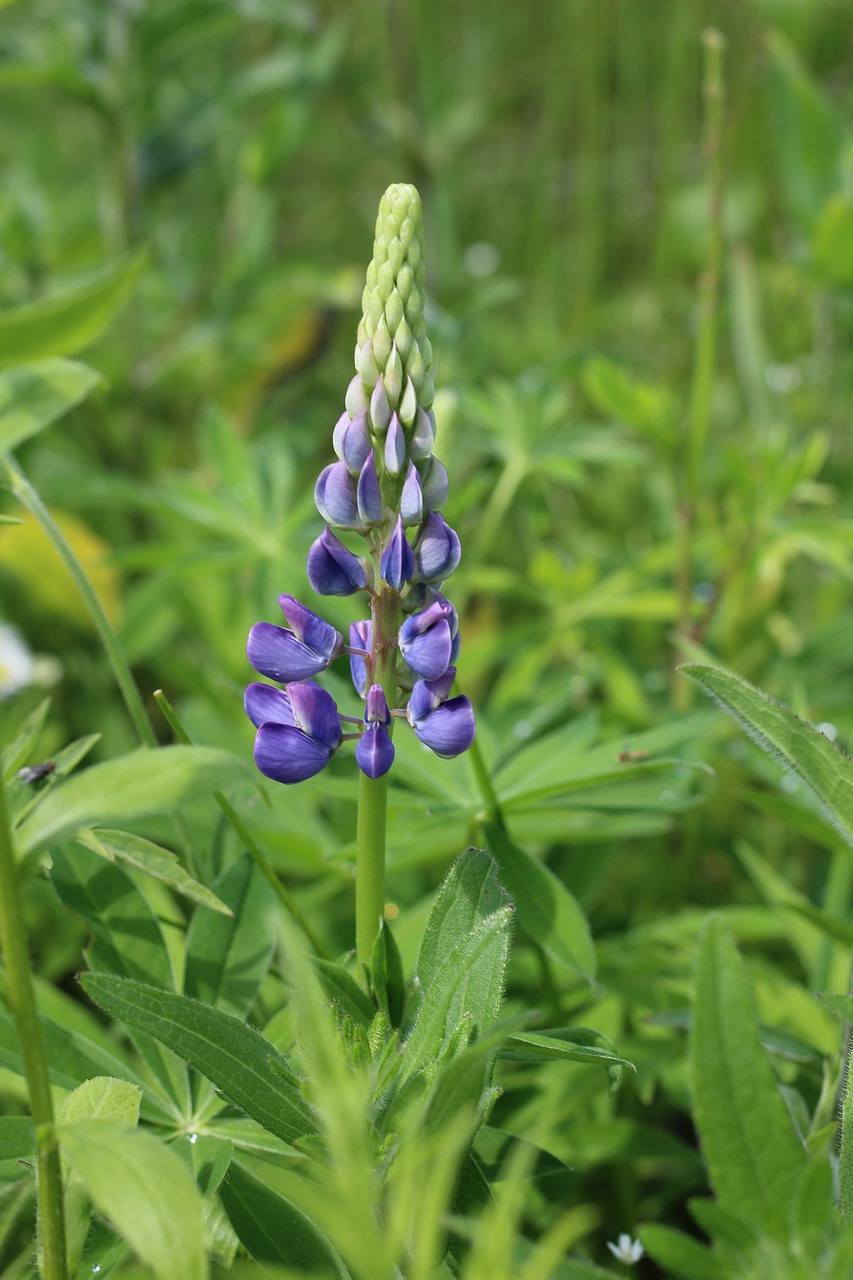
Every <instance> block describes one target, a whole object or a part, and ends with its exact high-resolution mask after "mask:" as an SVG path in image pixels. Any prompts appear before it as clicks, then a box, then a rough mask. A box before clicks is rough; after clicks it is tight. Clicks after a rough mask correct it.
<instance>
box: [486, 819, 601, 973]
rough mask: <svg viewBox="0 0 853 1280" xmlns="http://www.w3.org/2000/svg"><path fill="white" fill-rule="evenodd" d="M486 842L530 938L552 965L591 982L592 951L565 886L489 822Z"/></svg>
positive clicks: (580, 914) (581, 917) (581, 918)
mask: <svg viewBox="0 0 853 1280" xmlns="http://www.w3.org/2000/svg"><path fill="white" fill-rule="evenodd" d="M486 838H487V840H488V842H489V848H490V849H491V851H492V853H493V854H494V855H495V857H496V858H497V860H498V866H499V867H500V875H501V882H502V883H503V884H504V885H505V887H506V888H507V890H508V891H509V893H510V895H511V896H512V899H513V901H514V903H515V907H516V911H517V912H518V923H519V925H520V926H521V928H522V929H523V930H524V932H525V934H526V935H527V936H528V938H530V940H531V941H532V942H534V943H535V944H536V945H537V946H539V947H541V948H542V950H543V951H544V952H545V954H546V955H547V956H549V957H550V959H552V960H553V961H554V962H555V963H556V964H559V965H561V966H562V967H563V968H566V969H569V970H571V971H572V972H573V973H580V974H582V975H583V976H584V977H585V978H591V977H593V975H594V974H595V950H594V948H593V944H592V936H591V934H590V931H589V924H588V922H587V918H586V916H585V915H584V913H583V911H582V910H581V908H580V906H579V905H578V903H577V901H576V900H575V898H574V897H573V896H572V894H571V893H570V892H569V890H568V889H567V888H566V886H565V885H564V884H563V882H562V881H561V880H558V879H557V877H556V876H555V875H554V873H553V871H551V869H550V867H547V866H546V865H545V863H544V862H540V861H538V859H536V858H531V856H530V854H529V853H525V851H524V850H523V849H521V848H519V846H518V845H517V844H516V843H515V842H514V841H513V840H511V839H510V837H509V836H508V835H507V834H506V832H505V831H502V830H501V829H500V827H498V826H496V825H495V824H494V823H487V825H486Z"/></svg>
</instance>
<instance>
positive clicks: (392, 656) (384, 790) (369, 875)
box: [355, 574, 400, 965]
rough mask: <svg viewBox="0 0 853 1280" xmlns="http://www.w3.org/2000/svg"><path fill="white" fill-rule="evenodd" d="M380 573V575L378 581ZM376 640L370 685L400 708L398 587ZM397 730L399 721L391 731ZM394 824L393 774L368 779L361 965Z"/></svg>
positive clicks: (376, 606)
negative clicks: (390, 801) (390, 787)
mask: <svg viewBox="0 0 853 1280" xmlns="http://www.w3.org/2000/svg"><path fill="white" fill-rule="evenodd" d="M378 576H379V575H378V574H377V575H376V577H377V579H378ZM371 612H372V614H373V643H372V646H371V653H370V657H369V658H368V659H367V672H368V685H371V684H381V685H382V688H383V690H384V691H385V697H386V699H387V701H388V706H389V707H394V706H396V694H397V677H396V674H395V663H396V656H397V630H398V624H399V614H400V601H399V596H398V595H397V593H396V591H391V590H390V589H384V590H382V591H381V592H380V593H379V594H378V595H377V596H374V598H373V601H372V605H371ZM392 729H393V721H392V724H391V725H390V726H389V729H388V731H389V733H390V732H391V730H392ZM387 825H388V775H387V774H385V776H384V777H382V778H368V777H367V776H366V774H362V775H361V777H360V780H359V787H358V818H357V821H356V831H355V954H356V958H357V960H358V962H359V964H362V965H369V964H370V957H371V955H372V952H373V944H374V942H375V941H376V935H377V934H378V932H379V922H380V920H381V918H382V912H383V910H384V907H385V843H386V830H387Z"/></svg>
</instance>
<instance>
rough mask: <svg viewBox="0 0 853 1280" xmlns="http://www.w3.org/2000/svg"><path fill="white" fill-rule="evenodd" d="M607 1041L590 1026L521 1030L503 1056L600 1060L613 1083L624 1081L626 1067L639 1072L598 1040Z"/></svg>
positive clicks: (518, 1059)
mask: <svg viewBox="0 0 853 1280" xmlns="http://www.w3.org/2000/svg"><path fill="white" fill-rule="evenodd" d="M601 1040H604V1041H606V1040H607V1037H606V1036H604V1035H602V1033H601V1032H600V1031H594V1030H592V1029H591V1028H590V1027H559V1028H558V1029H556V1030H553V1031H541V1032H537V1031H519V1032H516V1033H515V1034H514V1035H511V1036H510V1037H509V1038H508V1040H507V1042H506V1044H505V1045H504V1046H503V1048H502V1049H501V1053H500V1056H501V1057H502V1058H504V1059H506V1060H507V1061H509V1062H543V1061H561V1060H562V1061H564V1062H583V1063H587V1064H590V1063H594V1062H598V1063H600V1064H601V1065H602V1066H603V1067H605V1068H606V1070H607V1073H608V1075H609V1077H610V1082H611V1086H612V1087H614V1088H616V1087H618V1086H619V1084H621V1082H622V1068H623V1067H630V1068H631V1070H633V1071H636V1067H635V1066H634V1064H633V1062H629V1061H628V1059H627V1058H620V1057H619V1056H618V1054H616V1053H615V1052H614V1051H613V1050H612V1049H603V1048H602V1047H601V1045H600V1044H597V1043H596V1041H601Z"/></svg>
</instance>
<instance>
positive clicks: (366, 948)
mask: <svg viewBox="0 0 853 1280" xmlns="http://www.w3.org/2000/svg"><path fill="white" fill-rule="evenodd" d="M362 307H363V310H362V318H361V322H360V324H359V327H358V340H357V343H356V349H355V377H354V378H353V379H352V380H351V382H350V384H349V386H348V388H347V391H346V396H345V402H344V403H345V408H344V412H343V413H342V414H341V417H340V418H339V419H338V422H337V423H336V425H335V427H334V430H333V432H332V445H333V448H334V451H335V454H336V455H337V459H338V460H337V462H332V463H330V464H329V465H328V466H326V467H324V468H323V471H322V472H321V473H320V475H319V477H318V479H317V483H316V485H315V488H314V500H315V503H316V506H317V510H318V511H319V513H320V515H321V516H322V518H323V520H324V522H325V528H324V529H323V531H322V533H321V535H320V537H319V538H317V540H316V541H315V542H314V543H313V545H312V546H311V548H310V550H309V552H308V563H307V570H308V580H309V582H310V583H311V586H312V587H313V589H314V590H315V591H316V592H317V593H318V594H319V595H328V596H352V595H358V594H364V595H366V596H367V597H368V599H369V602H370V617H369V618H363V619H361V620H359V621H356V622H353V623H351V624H350V629H349V637H348V638H349V644H347V643H345V641H344V637H343V636H342V635H341V634H340V632H338V631H337V630H336V629H335V628H334V627H332V626H331V625H330V624H329V623H328V622H325V621H324V620H323V619H322V618H320V617H319V616H318V615H317V614H315V613H313V612H312V611H311V610H310V609H307V608H305V606H304V605H302V604H300V603H299V601H297V600H295V599H294V597H293V596H290V595H281V596H279V605H280V607H281V609H282V612H283V613H284V617H285V621H286V622H287V624H288V626H287V627H281V626H277V625H273V624H271V623H268V622H258V623H256V624H255V625H254V626H253V627H252V629H251V632H250V633H249V640H248V644H247V649H246V652H247V655H248V658H249V661H250V662H251V664H252V666H253V667H254V668H255V670H256V671H257V672H258V673H259V674H260V675H261V676H264V677H265V678H266V679H267V680H274V681H276V682H278V684H279V685H283V686H284V688H283V689H276V688H274V687H272V686H270V685H269V684H261V683H254V684H250V685H249V687H248V688H247V690H246V697H245V706H246V713H247V715H248V716H249V718H250V719H251V720H252V722H253V723H254V724H255V726H256V727H257V730H258V732H257V734H256V737H255V747H254V755H255V763H256V764H257V766H258V768H259V769H260V771H261V773H263V774H265V775H266V777H268V778H271V779H273V780H274V781H276V782H282V783H285V784H290V783H294V782H301V781H304V780H305V779H307V778H311V777H313V776H314V775H315V774H318V773H319V772H320V771H321V770H322V769H324V768H325V767H326V766H327V765H328V763H329V761H330V760H331V758H332V756H333V755H334V754H335V753H336V751H337V750H338V749H339V747H340V746H341V745H342V743H343V742H345V741H351V740H352V739H353V737H355V738H356V748H355V757H356V763H357V765H358V767H359V769H360V770H361V773H362V779H361V784H360V788H359V811H358V820H357V830H356V952H357V955H358V959H359V960H360V961H361V962H363V963H364V964H366V965H367V964H369V961H370V956H371V953H372V949H373V943H374V940H375V938H376V935H377V933H378V930H379V922H380V919H381V916H382V911H383V907H384V893H385V844H386V821H387V820H386V814H387V799H388V771H389V769H390V768H391V766H392V764H393V761H394V745H393V743H392V741H391V734H392V726H393V718H394V717H395V716H397V717H401V716H403V717H405V719H406V720H407V721H408V724H409V725H410V727H411V728H412V730H413V731H414V733H415V734H416V736H417V737H418V738H419V739H420V740H421V742H422V743H423V744H424V745H425V746H427V747H428V748H429V749H430V750H432V751H434V752H435V753H436V754H437V755H439V756H442V757H445V758H449V757H452V756H456V755H459V754H460V752H462V751H466V750H467V749H468V747H470V745H471V743H472V741H473V739H474V731H475V725H474V712H473V709H472V707H471V703H470V702H469V700H468V699H467V698H465V697H459V696H457V697H452V696H451V692H452V687H453V680H454V677H455V674H456V667H455V665H454V664H455V662H456V658H457V655H458V653H459V643H460V642H459V627H458V619H457V616H456V610H455V609H454V608H453V606H452V604H451V603H450V601H449V600H447V599H446V597H445V596H444V595H442V592H441V589H440V588H441V587H442V585H443V583H444V580H445V579H446V578H448V577H449V576H450V574H451V573H452V572H453V570H454V569H455V568H456V566H457V565H458V563H459V558H460V554H461V549H460V543H459V538H458V537H457V535H456V533H455V531H454V530H453V529H451V527H450V526H449V525H448V523H447V521H446V520H445V519H444V517H443V516H442V515H441V513H440V508H441V507H442V506H443V504H444V502H445V500H446V498H447V494H448V477H447V472H446V470H445V468H444V466H443V465H442V463H441V462H439V460H438V459H437V458H436V457H435V455H434V453H433V445H434V443H435V433H436V424H435V417H434V415H433V412H432V402H433V397H434V394H435V393H434V368H433V354H432V347H431V345H430V342H429V339H428V338H427V336H426V327H425V322H424V248H423V229H422V212H421V202H420V197H419V196H418V193H417V191H416V190H415V189H414V187H411V186H406V185H394V186H391V187H389V188H388V190H387V191H386V193H385V195H384V196H383V198H382V200H381V202H380V205H379V216H378V218H377V221H376V236H375V240H374V246H373V259H372V261H371V263H370V265H369V267H368V269H367V277H366V285H365V289H364V294H363V298H362ZM339 533H344V534H346V535H347V537H349V538H351V539H352V538H355V537H360V538H362V539H363V540H364V543H365V544H366V546H365V554H364V555H361V556H360V555H358V554H356V553H355V552H354V551H353V550H351V549H350V547H349V546H348V545H347V544H346V542H345V541H344V540H342V539H341V538H340V537H339V536H338V534H339ZM343 655H347V656H348V658H349V663H350V673H351V676H352V682H353V685H354V687H355V691H356V693H357V694H358V695H359V696H360V697H361V698H363V699H364V702H365V711H364V717H363V720H361V721H356V724H357V725H358V733H356V734H353V733H350V732H347V733H346V734H344V732H343V724H351V723H352V722H353V717H352V716H350V715H348V714H346V713H344V712H341V711H339V710H338V708H337V705H336V703H335V702H334V701H333V699H332V698H331V697H330V695H329V694H328V693H327V692H326V691H325V690H324V689H323V688H321V686H320V685H319V684H318V683H317V682H316V681H315V679H314V677H315V676H318V675H320V674H321V673H322V672H323V671H324V670H325V669H326V668H327V667H328V666H329V665H330V663H331V662H333V661H334V660H335V659H336V658H339V657H341V656H343Z"/></svg>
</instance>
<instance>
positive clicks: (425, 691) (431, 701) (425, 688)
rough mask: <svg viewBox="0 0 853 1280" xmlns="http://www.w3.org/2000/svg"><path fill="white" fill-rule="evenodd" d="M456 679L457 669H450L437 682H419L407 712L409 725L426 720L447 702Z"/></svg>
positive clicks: (413, 691) (413, 690) (414, 689)
mask: <svg viewBox="0 0 853 1280" xmlns="http://www.w3.org/2000/svg"><path fill="white" fill-rule="evenodd" d="M455 679H456V668H455V667H448V668H447V670H446V671H445V672H444V674H443V675H441V676H439V677H438V679H437V680H418V681H417V683H416V684H415V686H414V688H413V689H412V696H411V697H410V698H409V706H408V710H407V712H406V714H407V716H408V717H409V723H410V724H414V723H415V722H416V721H418V720H423V719H425V718H426V717H427V716H428V715H429V714H430V713H431V712H432V711H435V709H436V707H440V706H441V704H442V702H446V701H447V699H448V698H449V697H450V692H451V690H452V689H453V681H454V680H455Z"/></svg>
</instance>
